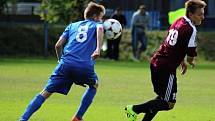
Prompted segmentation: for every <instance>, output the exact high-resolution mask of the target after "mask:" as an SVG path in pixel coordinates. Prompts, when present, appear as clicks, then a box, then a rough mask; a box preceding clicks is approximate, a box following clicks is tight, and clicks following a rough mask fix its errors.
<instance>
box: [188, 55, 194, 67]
mask: <svg viewBox="0 0 215 121" xmlns="http://www.w3.org/2000/svg"><path fill="white" fill-rule="evenodd" d="M187 62H188V63H189V64H190V65H191V67H192V68H194V67H195V66H196V64H195V58H194V57H187Z"/></svg>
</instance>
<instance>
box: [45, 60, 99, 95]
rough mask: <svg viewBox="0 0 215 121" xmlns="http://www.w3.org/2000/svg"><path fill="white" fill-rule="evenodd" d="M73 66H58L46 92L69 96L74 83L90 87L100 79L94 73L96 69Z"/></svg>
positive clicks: (46, 87)
mask: <svg viewBox="0 0 215 121" xmlns="http://www.w3.org/2000/svg"><path fill="white" fill-rule="evenodd" d="M71 65H72V64H70V65H67V64H61V63H60V64H58V65H57V67H56V68H55V70H54V72H53V73H52V75H51V76H50V78H49V80H48V83H47V84H46V86H45V89H44V90H46V91H48V92H50V93H54V92H57V93H61V94H64V95H67V94H68V92H69V90H70V88H71V86H72V84H73V83H75V84H78V85H83V84H86V85H89V86H91V85H95V84H96V83H97V80H98V77H97V75H96V73H95V71H94V67H89V66H80V67H77V66H74V65H73V66H71Z"/></svg>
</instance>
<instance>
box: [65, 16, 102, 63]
mask: <svg viewBox="0 0 215 121" xmlns="http://www.w3.org/2000/svg"><path fill="white" fill-rule="evenodd" d="M97 26H101V24H99V23H98V22H95V21H92V20H89V19H87V20H84V21H79V22H76V23H72V24H70V25H68V26H67V27H66V29H65V31H64V32H63V34H62V35H61V37H63V38H64V39H66V40H67V44H66V45H65V47H64V53H63V55H62V57H61V63H65V64H74V65H82V64H84V65H88V64H89V65H94V63H95V62H94V60H93V59H92V58H91V55H92V54H93V52H94V51H95V49H96V46H97V44H96V43H97V42H96V41H97V39H96V30H97Z"/></svg>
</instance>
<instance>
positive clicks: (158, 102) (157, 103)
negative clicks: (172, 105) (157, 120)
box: [133, 99, 169, 114]
mask: <svg viewBox="0 0 215 121" xmlns="http://www.w3.org/2000/svg"><path fill="white" fill-rule="evenodd" d="M162 110H169V105H168V103H167V102H166V101H164V100H162V99H153V100H150V101H148V102H146V103H143V104H139V105H134V106H133V111H134V112H136V113H137V114H139V113H153V112H157V111H162Z"/></svg>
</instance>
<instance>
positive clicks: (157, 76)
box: [150, 64, 177, 103]
mask: <svg viewBox="0 0 215 121" xmlns="http://www.w3.org/2000/svg"><path fill="white" fill-rule="evenodd" d="M150 68H151V80H152V84H153V87H154V92H155V93H156V94H157V95H158V96H160V97H162V98H163V99H164V100H165V101H167V102H173V103H174V102H176V93H177V78H176V73H170V72H169V71H168V70H167V69H165V68H158V67H154V66H153V65H152V64H151V66H150Z"/></svg>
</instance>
